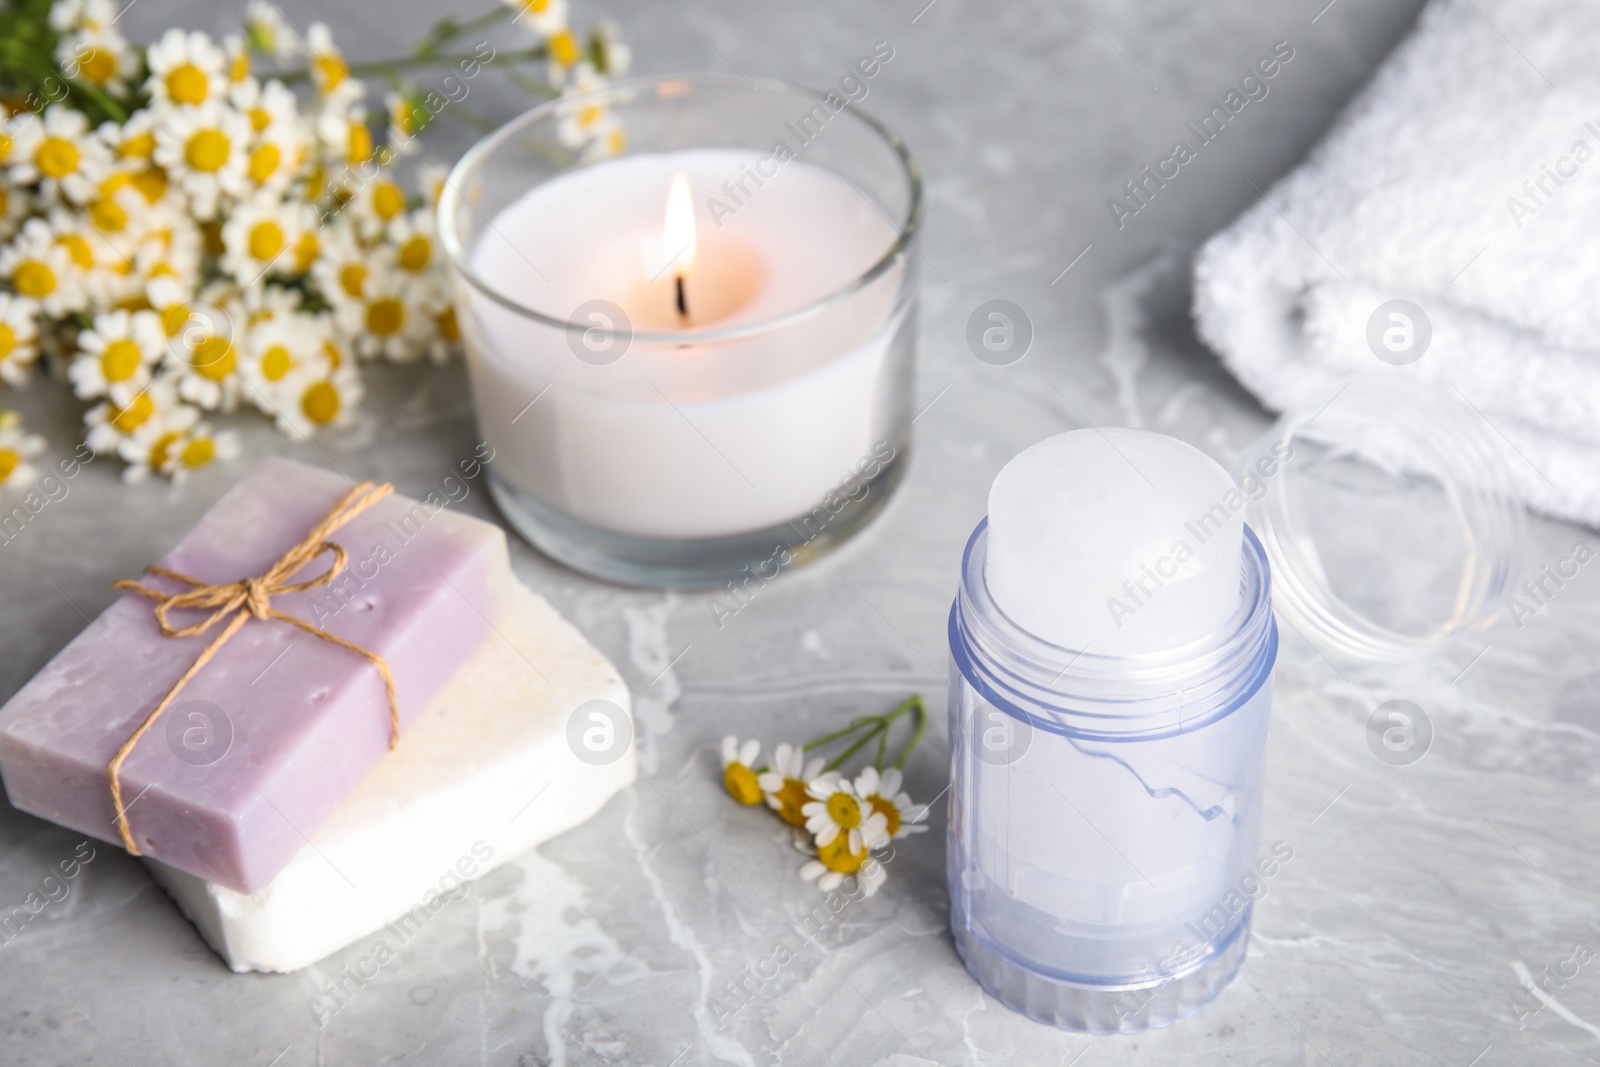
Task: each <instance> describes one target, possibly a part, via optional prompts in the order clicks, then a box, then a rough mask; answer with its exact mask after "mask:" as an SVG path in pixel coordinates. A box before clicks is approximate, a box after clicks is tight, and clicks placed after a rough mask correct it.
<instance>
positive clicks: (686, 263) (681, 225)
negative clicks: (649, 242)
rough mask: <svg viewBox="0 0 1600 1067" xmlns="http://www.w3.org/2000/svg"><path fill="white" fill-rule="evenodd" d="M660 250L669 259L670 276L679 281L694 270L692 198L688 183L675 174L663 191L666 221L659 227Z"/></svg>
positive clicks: (682, 177)
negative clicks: (674, 276) (665, 192)
mask: <svg viewBox="0 0 1600 1067" xmlns="http://www.w3.org/2000/svg"><path fill="white" fill-rule="evenodd" d="M661 250H662V251H663V252H664V253H666V255H667V256H669V257H670V258H669V260H668V262H669V263H670V264H671V266H672V269H673V271H674V273H676V274H677V276H678V277H680V278H682V277H684V276H685V275H687V274H688V273H689V271H691V270H693V269H694V255H695V234H694V196H693V194H691V193H690V192H689V179H688V178H687V177H686V176H685V175H684V174H683V172H682V171H679V172H678V173H677V174H676V175H674V176H673V179H672V188H671V189H670V190H668V191H667V217H666V220H665V221H664V222H663V223H662V224H661Z"/></svg>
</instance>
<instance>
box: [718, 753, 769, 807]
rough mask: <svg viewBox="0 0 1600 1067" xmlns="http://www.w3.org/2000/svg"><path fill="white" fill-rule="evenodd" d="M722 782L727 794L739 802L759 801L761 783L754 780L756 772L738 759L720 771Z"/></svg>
mask: <svg viewBox="0 0 1600 1067" xmlns="http://www.w3.org/2000/svg"><path fill="white" fill-rule="evenodd" d="M722 784H723V785H725V786H727V787H728V795H729V796H731V797H733V799H735V800H737V801H738V802H739V803H741V804H746V805H749V804H759V803H761V783H760V782H758V781H756V772H755V771H752V770H751V769H750V768H749V767H746V766H745V765H744V764H742V763H740V762H739V761H738V760H734V761H733V762H732V763H730V764H728V767H727V769H726V770H724V771H723V772H722Z"/></svg>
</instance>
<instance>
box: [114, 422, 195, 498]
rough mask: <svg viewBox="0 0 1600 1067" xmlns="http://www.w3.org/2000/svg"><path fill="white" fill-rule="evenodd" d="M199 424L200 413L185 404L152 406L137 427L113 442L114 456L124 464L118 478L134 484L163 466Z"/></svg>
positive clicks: (158, 470)
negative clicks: (120, 475) (166, 406)
mask: <svg viewBox="0 0 1600 1067" xmlns="http://www.w3.org/2000/svg"><path fill="white" fill-rule="evenodd" d="M199 425H200V413H199V412H198V411H196V410H195V409H194V408H192V407H189V406H188V405H187V404H175V405H173V406H172V407H168V408H161V407H159V406H158V407H156V409H155V411H154V413H153V414H151V415H150V416H149V417H148V418H147V419H146V420H145V422H144V424H143V425H141V426H140V427H139V428H138V429H137V430H135V431H134V432H133V433H131V434H128V435H127V436H125V437H123V438H122V439H120V440H119V441H118V442H117V455H118V456H120V457H121V458H122V460H123V462H124V463H126V464H127V467H125V468H123V471H122V480H123V481H124V482H127V483H128V484H130V485H136V484H138V483H139V482H142V481H144V480H145V479H146V478H148V477H150V475H151V474H160V473H162V472H163V471H164V470H166V469H167V467H168V465H169V464H170V462H171V460H172V450H173V449H174V448H175V447H179V446H180V445H181V443H182V442H183V440H184V438H185V437H187V436H188V434H189V433H190V432H192V431H193V430H195V429H196V428H197V427H198V426H199Z"/></svg>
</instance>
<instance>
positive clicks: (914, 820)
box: [855, 766, 928, 840]
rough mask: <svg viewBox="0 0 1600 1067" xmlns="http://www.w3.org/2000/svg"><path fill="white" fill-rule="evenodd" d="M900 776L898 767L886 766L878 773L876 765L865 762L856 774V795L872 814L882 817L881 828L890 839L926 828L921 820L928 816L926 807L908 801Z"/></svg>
mask: <svg viewBox="0 0 1600 1067" xmlns="http://www.w3.org/2000/svg"><path fill="white" fill-rule="evenodd" d="M903 780H904V776H903V775H902V774H901V773H900V769H899V768H898V767H890V768H889V769H888V770H886V771H883V772H882V773H881V774H880V773H879V771H878V768H876V767H872V766H868V767H866V768H865V769H863V770H862V772H861V773H860V774H858V775H856V782H855V792H856V796H858V797H860V798H861V801H862V803H864V804H865V805H866V806H867V807H868V808H870V809H871V810H872V812H873V813H874V814H877V815H882V816H883V817H884V830H885V832H886V833H887V834H888V835H889V837H890V839H891V840H894V839H899V838H902V837H909V836H910V835H912V834H920V833H923V832H924V831H926V830H927V829H928V826H927V823H925V822H923V820H924V819H926V818H927V817H928V809H927V808H926V807H925V806H922V805H918V804H913V803H911V797H910V796H909V795H907V794H906V793H905V791H904V790H902V789H901V788H900V784H901V782H902V781H903Z"/></svg>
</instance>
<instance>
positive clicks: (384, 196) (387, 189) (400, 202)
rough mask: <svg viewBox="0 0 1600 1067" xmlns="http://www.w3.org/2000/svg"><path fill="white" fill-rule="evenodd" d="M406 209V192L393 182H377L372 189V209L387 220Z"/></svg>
mask: <svg viewBox="0 0 1600 1067" xmlns="http://www.w3.org/2000/svg"><path fill="white" fill-rule="evenodd" d="M405 209H406V194H405V193H403V192H401V191H400V187H399V186H398V185H396V184H395V183H394V182H379V183H378V184H377V187H376V188H374V189H373V190H372V211H373V213H374V214H375V215H377V216H378V217H379V218H380V219H383V220H384V221H385V222H388V221H389V220H390V219H392V218H394V217H395V216H396V215H398V214H400V212H402V211H404V210H405Z"/></svg>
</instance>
